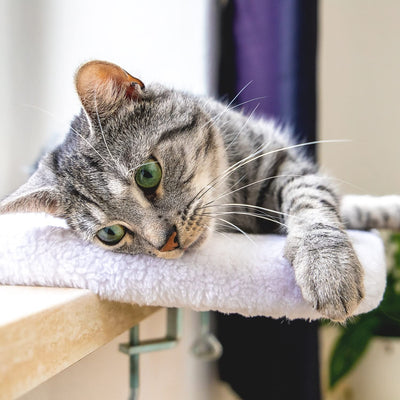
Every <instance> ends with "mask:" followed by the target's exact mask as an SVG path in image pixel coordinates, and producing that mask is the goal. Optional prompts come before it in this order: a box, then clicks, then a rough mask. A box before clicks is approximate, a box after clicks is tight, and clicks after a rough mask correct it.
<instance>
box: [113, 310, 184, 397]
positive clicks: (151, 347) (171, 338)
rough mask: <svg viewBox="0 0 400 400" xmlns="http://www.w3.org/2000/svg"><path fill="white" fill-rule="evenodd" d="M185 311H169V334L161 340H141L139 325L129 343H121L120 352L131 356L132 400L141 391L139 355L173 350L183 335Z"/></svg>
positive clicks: (134, 329) (130, 334)
mask: <svg viewBox="0 0 400 400" xmlns="http://www.w3.org/2000/svg"><path fill="white" fill-rule="evenodd" d="M182 325H183V310H182V309H179V308H168V309H167V333H166V336H165V337H163V338H159V339H151V340H144V341H143V342H140V340H139V325H136V326H134V327H133V328H131V330H130V332H129V343H121V344H120V345H119V350H120V351H121V352H122V353H124V354H127V355H128V356H129V370H130V382H129V385H130V388H131V393H130V397H129V399H130V400H137V398H138V391H139V355H140V354H141V353H147V352H150V351H159V350H166V349H171V348H173V347H174V346H176V345H177V343H178V342H179V339H180V337H181V335H182Z"/></svg>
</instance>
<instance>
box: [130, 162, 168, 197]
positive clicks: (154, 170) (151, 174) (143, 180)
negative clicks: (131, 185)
mask: <svg viewBox="0 0 400 400" xmlns="http://www.w3.org/2000/svg"><path fill="white" fill-rule="evenodd" d="M161 176H162V172H161V167H160V164H159V163H158V162H157V161H156V160H154V159H153V158H151V159H149V160H147V161H146V162H145V163H144V164H143V165H142V166H141V167H140V168H139V169H138V170H137V172H136V175H135V180H136V183H137V184H138V185H139V187H140V188H142V189H144V190H149V189H150V190H155V189H157V186H158V185H159V183H160V181H161Z"/></svg>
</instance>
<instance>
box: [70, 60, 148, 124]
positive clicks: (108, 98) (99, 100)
mask: <svg viewBox="0 0 400 400" xmlns="http://www.w3.org/2000/svg"><path fill="white" fill-rule="evenodd" d="M75 85H76V90H77V92H78V95H79V98H80V100H81V103H82V105H83V108H84V109H85V110H86V112H87V113H88V114H89V115H91V116H100V117H101V116H107V115H109V114H110V113H112V112H113V111H115V110H116V109H117V108H118V107H119V105H120V104H121V102H122V101H124V100H126V99H130V100H138V99H139V98H140V97H141V95H142V93H143V90H144V84H143V82H142V81H140V80H139V79H137V78H134V77H133V76H131V75H130V74H128V73H127V72H126V71H125V70H123V69H122V68H120V67H119V66H118V65H115V64H112V63H109V62H106V61H90V62H88V63H86V64H84V65H82V66H81V67H80V68H79V69H78V71H77V73H76V75H75Z"/></svg>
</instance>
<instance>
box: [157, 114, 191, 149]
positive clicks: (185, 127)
mask: <svg viewBox="0 0 400 400" xmlns="http://www.w3.org/2000/svg"><path fill="white" fill-rule="evenodd" d="M197 122H198V117H197V116H193V118H192V119H191V120H189V121H187V122H186V123H185V124H182V125H181V126H177V127H175V128H173V129H169V130H167V131H165V132H164V133H163V134H162V135H161V137H160V139H159V141H158V143H162V142H164V141H166V140H174V139H176V137H177V136H179V135H181V134H182V133H185V132H188V131H192V130H193V129H194V128H195V127H196V125H197Z"/></svg>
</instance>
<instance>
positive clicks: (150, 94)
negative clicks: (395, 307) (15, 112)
mask: <svg viewBox="0 0 400 400" xmlns="http://www.w3.org/2000/svg"><path fill="white" fill-rule="evenodd" d="M99 64H100V66H101V67H102V68H103V67H104V71H107V68H110V65H111V64H108V63H103V64H102V63H101V62H100V63H99V62H97V64H96V66H95V68H98V67H97V65H99ZM87 65H89V67H93V65H92V64H90V63H89V64H87ZM82 68H83V69H84V71H86V72H87V70H85V68H86V65H85V66H83V67H82ZM82 68H81V70H79V71H78V75H77V86H78V92H79V95H80V97H81V101H82V104H83V105H84V107H83V109H82V112H81V113H80V114H79V115H78V116H77V117H76V118H75V119H74V121H73V122H72V124H71V130H70V132H69V134H68V135H67V137H66V139H65V141H64V142H63V143H62V144H61V145H60V146H59V147H57V148H56V149H54V150H53V151H51V152H50V153H48V154H47V155H45V156H44V157H43V159H42V160H41V162H40V164H39V167H38V169H37V171H36V172H35V173H34V174H33V176H32V177H31V178H30V180H29V181H28V182H27V183H26V184H25V185H23V186H22V187H21V188H20V189H18V190H17V191H16V192H15V193H14V194H12V195H11V196H9V197H8V198H6V199H5V200H4V201H3V202H2V203H1V205H0V212H14V211H46V212H50V213H52V214H54V215H57V216H61V217H63V218H65V219H66V220H67V222H68V223H69V225H70V226H71V228H72V229H73V230H75V231H76V232H77V234H78V235H80V236H81V237H82V238H83V239H85V240H90V241H94V242H95V243H97V244H99V245H104V244H102V243H101V242H100V241H99V240H98V239H97V238H96V234H97V232H98V231H99V230H100V229H102V228H103V227H105V226H109V225H112V224H120V225H122V226H124V227H125V229H126V232H127V233H126V235H125V236H124V238H123V239H122V240H121V241H120V242H119V243H118V244H116V245H114V246H108V248H110V249H111V250H113V251H119V252H127V253H132V254H136V253H145V254H151V255H155V256H158V257H164V258H176V257H179V256H181V255H182V254H183V253H184V252H185V251H186V250H192V249H195V248H196V247H198V246H199V245H201V244H203V243H204V242H205V241H206V239H207V238H208V237H210V234H211V233H212V232H213V231H215V230H218V231H223V230H236V231H239V232H242V233H244V234H245V232H252V233H265V232H281V233H285V234H286V235H287V245H286V253H285V254H286V257H287V258H288V259H289V260H290V262H291V263H292V264H293V267H294V271H295V275H296V279H297V282H298V284H299V285H300V287H301V289H302V293H303V296H304V297H305V299H307V300H308V301H309V302H310V303H311V304H313V306H314V307H315V308H316V309H318V310H320V311H321V313H323V314H324V315H325V316H326V317H328V318H331V319H334V320H339V321H343V320H344V319H345V318H346V317H347V316H348V315H351V313H352V311H353V310H354V309H355V307H357V305H358V303H359V302H360V300H361V299H362V298H363V283H362V282H363V276H362V269H361V266H360V264H359V261H358V259H357V257H356V255H355V253H354V250H353V248H352V245H351V243H350V241H349V239H348V236H347V233H346V231H345V228H357V229H370V228H373V227H376V228H390V229H399V228H400V197H398V196H390V197H387V198H383V199H382V198H372V197H357V196H351V197H350V196H348V197H344V200H343V202H342V203H341V199H340V196H339V194H338V193H337V191H336V189H335V187H334V186H333V185H332V183H331V181H330V179H329V178H327V177H325V176H323V175H322V174H320V173H319V172H318V168H317V166H316V165H315V164H314V163H313V162H312V161H310V160H309V159H308V158H307V156H306V155H305V152H304V148H305V146H303V145H298V144H296V143H294V142H293V141H292V138H291V135H290V132H289V131H288V130H287V129H285V128H283V127H281V126H279V125H277V124H276V123H275V122H274V121H263V120H257V119H254V118H251V117H248V116H244V115H242V114H241V113H239V112H237V111H235V110H234V109H233V108H232V107H229V106H227V105H225V104H222V103H219V102H216V101H214V100H211V99H204V98H197V97H195V96H191V95H189V94H185V93H181V92H178V91H175V90H170V89H167V88H164V87H162V86H159V85H153V86H150V87H149V88H147V89H144V86H143V84H141V85H139V84H137V82H140V81H138V80H135V79H136V78H133V77H130V75H128V76H129V81H127V82H128V83H129V84H128V83H127V84H126V85H125V81H124V79H125V75H124V74H126V73H125V72H124V71H123V70H120V69H118V68H119V67H116V66H112V65H111V68H113V70H112V74H111V75H113V76H115V75H116V74H117V77H118V79H117V80H113V79H111V78H109V79H108V78H107V74H104V73H102V74H99V78H96V76H95V78H93V75H90V79H89V80H88V79H86V81H87V82H89V83H87V82H86V81H84V82H83V83H82V82H80V75H79V74H80V72H81V71H82ZM104 71H103V70H102V72H104ZM121 71H123V72H121ZM111 75H110V76H111ZM104 77H106V78H104ZM96 79H101V82H100V83H99V84H98V85H97V86H96ZM121 82H122V83H121ZM132 82H133V83H132ZM140 83H141V82H140ZM85 85H86V86H85ZM90 85H91V86H90ZM93 85H95V87H93ZM124 85H125V86H124ZM135 85H136V86H135ZM126 88H129V96H127V95H126V93H128V92H126V90H128V89H126ZM87 93H89V94H87ZM149 157H152V158H154V159H156V160H157V161H158V162H159V164H160V167H161V170H162V179H161V183H160V185H159V186H158V187H157V189H156V190H155V192H153V193H151V195H149V193H146V192H145V191H143V190H142V189H140V187H139V186H138V185H137V184H136V182H135V173H136V171H137V169H138V167H139V166H140V165H142V164H143V163H145V162H146V160H147V159H149ZM171 232H176V236H173V238H174V240H175V237H176V245H174V246H173V247H171V248H170V249H169V247H168V246H167V247H168V249H169V251H163V249H165V248H166V244H168V243H169V242H170V241H171V237H172V236H171ZM174 235H175V234H174Z"/></svg>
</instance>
